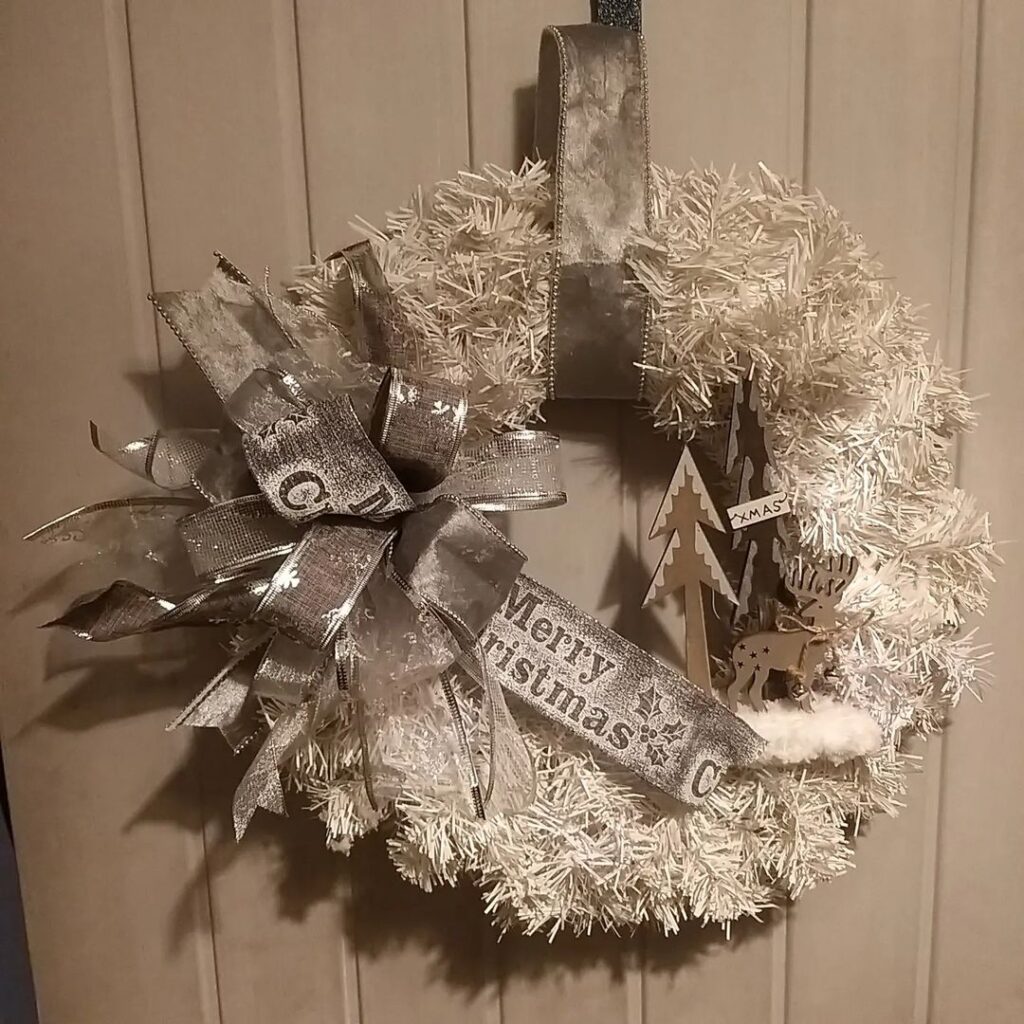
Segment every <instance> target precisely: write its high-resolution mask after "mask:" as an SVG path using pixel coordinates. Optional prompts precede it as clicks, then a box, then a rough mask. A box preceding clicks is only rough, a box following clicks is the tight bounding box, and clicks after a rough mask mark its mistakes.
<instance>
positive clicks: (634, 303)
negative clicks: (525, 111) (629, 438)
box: [535, 25, 650, 400]
mask: <svg viewBox="0 0 1024 1024" xmlns="http://www.w3.org/2000/svg"><path fill="white" fill-rule="evenodd" d="M535 143H536V147H537V151H538V153H539V155H540V156H541V157H542V158H543V159H545V160H546V161H547V162H548V165H549V166H550V168H551V170H552V174H553V176H554V188H555V196H554V207H555V208H554V222H555V224H554V227H555V243H556V253H555V258H554V260H553V261H552V281H551V296H552V298H551V322H550V331H549V342H548V343H549V361H548V367H549V369H548V393H549V395H550V396H551V397H560V398H614V399H627V400H629V399H636V398H639V397H640V396H641V395H642V392H643V386H644V382H643V370H642V366H643V364H644V363H645V350H646V345H647V334H648V330H649V320H650V308H649V300H648V298H647V297H646V296H645V295H644V294H643V292H642V291H641V290H640V288H639V287H638V285H637V284H636V282H635V281H633V280H632V279H631V275H630V272H629V268H628V267H627V265H626V243H627V239H628V238H629V237H630V235H631V234H633V233H634V232H643V231H644V230H645V229H646V227H647V219H648V209H649V205H650V183H649V170H648V162H649V161H648V133H647V86H646V72H645V64H644V49H643V40H642V39H641V37H640V36H639V35H638V34H637V33H636V32H632V31H630V30H628V29H624V28H613V27H610V26H607V25H567V26H561V27H553V26H552V27H548V28H546V29H545V30H544V32H543V34H542V36H541V43H540V61H539V68H538V76H537V118H536V131H535Z"/></svg>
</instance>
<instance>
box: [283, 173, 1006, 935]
mask: <svg viewBox="0 0 1024 1024" xmlns="http://www.w3.org/2000/svg"><path fill="white" fill-rule="evenodd" d="M652 175H653V215H652V217H651V221H650V223H651V229H650V233H649V234H648V235H647V236H644V237H636V238H635V239H633V244H632V247H631V253H630V258H629V262H630V264H631V266H632V268H633V270H634V272H635V274H636V277H637V278H638V279H639V281H640V282H641V284H642V285H643V286H644V287H645V288H646V289H647V291H648V292H649V293H650V295H651V296H652V297H653V301H654V309H655V314H654V325H653V333H652V343H651V346H650V365H649V366H648V367H647V373H646V394H645V404H646V406H647V408H648V410H649V412H650V415H651V417H652V419H653V423H654V426H655V427H656V428H658V429H660V430H664V431H667V432H669V433H671V434H672V435H674V436H680V435H682V434H683V433H689V432H690V431H696V432H697V434H698V436H699V435H700V434H701V432H705V431H709V430H711V429H713V426H714V422H715V410H714V396H715V395H716V394H719V393H720V392H721V390H722V387H723V385H727V384H729V383H731V382H734V381H735V380H736V379H737V378H738V376H739V375H740V373H741V372H742V370H741V366H742V365H743V362H744V360H746V359H748V358H749V359H752V360H753V362H754V363H755V364H756V365H757V366H758V367H759V368H760V370H761V371H762V372H761V375H760V376H761V380H762V381H763V382H764V384H765V388H766V390H765V392H764V394H763V396H762V397H763V401H764V406H765V411H766V415H767V419H768V422H769V424H770V428H771V431H772V434H773V437H774V442H775V449H776V459H777V463H778V471H779V474H780V476H781V485H782V487H783V488H784V489H785V490H786V491H787V492H788V494H789V495H790V498H791V502H792V505H793V511H794V519H795V522H796V525H797V528H798V530H799V542H800V545H801V546H802V547H804V548H806V549H809V550H811V551H813V552H817V553H819V554H822V555H824V554H829V553H854V554H856V555H857V556H858V557H859V559H860V562H861V572H860V573H859V575H858V578H857V580H856V582H855V584H853V585H852V586H851V587H850V592H849V595H848V601H847V602H846V603H847V605H848V607H847V609H846V615H847V617H848V619H849V621H850V622H851V623H852V625H851V626H850V628H849V630H848V631H847V633H846V634H845V635H846V636H847V637H848V639H846V640H843V641H842V642H841V643H840V644H839V646H838V647H837V649H836V650H835V652H834V655H833V661H834V664H833V666H832V671H831V672H830V674H829V677H828V679H827V680H824V681H822V683H821V686H822V688H823V695H822V696H821V697H820V698H819V711H818V712H816V713H822V714H825V713H827V714H828V715H831V716H832V718H831V719H829V721H834V722H837V723H839V728H842V722H841V718H842V715H843V714H845V713H846V712H848V711H849V709H850V708H856V709H861V710H862V711H866V712H868V713H870V715H871V717H872V718H873V719H874V721H875V722H876V723H877V725H878V727H879V729H880V731H881V735H882V744H881V750H880V751H879V752H875V753H872V754H870V755H867V756H852V757H848V758H847V759H845V760H844V759H842V757H840V756H837V753H836V751H835V750H834V749H833V751H832V757H819V758H818V759H816V760H810V761H805V762H804V763H800V764H795V765H794V764H779V763H774V762H766V763H764V764H761V765H759V766H756V767H753V768H749V769H744V770H735V771H733V772H732V774H731V775H730V776H728V777H727V778H726V779H725V781H723V783H722V784H721V785H720V786H719V787H718V789H717V790H715V792H714V793H713V794H712V795H711V797H710V798H709V799H708V800H707V802H706V803H705V804H704V805H703V806H702V807H700V808H697V809H683V808H680V807H677V806H674V805H668V804H667V803H661V802H658V803H655V802H654V799H653V798H652V797H650V796H647V795H642V794H641V793H640V792H639V791H638V790H637V789H636V788H634V786H633V785H632V784H631V777H630V776H629V774H628V773H626V772H624V771H622V770H619V769H616V768H615V767H614V766H612V765H610V764H608V763H607V762H604V761H603V760H601V759H600V757H599V756H597V755H595V754H594V753H593V752H592V751H591V750H590V749H589V748H587V747H586V746H585V745H583V744H582V743H580V742H579V741H577V740H576V739H574V738H573V737H571V736H568V735H566V734H564V733H563V732H562V731H560V730H559V729H558V728H557V727H555V726H553V725H552V723H551V722H549V721H546V720H543V719H541V718H538V717H536V716H533V715H531V714H529V713H526V712H522V711H521V710H520V709H518V708H517V709H516V711H517V717H518V719H519V721H520V725H521V727H522V730H523V733H524V735H525V738H526V741H527V744H528V746H529V749H530V751H531V752H532V754H533V756H534V759H535V762H536V765H537V775H538V791H537V796H536V799H535V801H534V803H533V804H532V805H531V806H530V807H529V809H528V810H526V811H525V812H523V813H520V814H517V815H513V816H507V817H503V816H497V817H493V818H491V819H490V820H487V821H479V820H476V819H475V818H474V817H473V815H472V813H471V811H470V810H469V809H468V808H461V807H460V806H459V803H458V800H457V799H455V800H454V803H453V797H452V793H453V792H457V790H458V783H457V780H455V781H454V782H453V784H452V787H451V791H450V792H445V789H444V787H442V788H441V789H440V790H439V789H438V787H437V779H436V777H435V775H434V773H433V770H430V774H429V776H428V775H426V774H425V770H424V769H423V767H422V766H421V765H420V764H419V763H418V761H417V756H416V740H417V735H427V734H430V733H431V732H432V731H434V730H436V729H440V728H443V727H444V725H443V723H444V714H443V709H441V708H440V707H439V706H434V705H433V704H432V703H431V701H433V700H434V698H433V697H432V696H431V694H430V693H429V692H420V691H416V696H415V697H412V696H409V695H405V696H403V697H401V698H400V699H401V700H402V701H403V704H402V706H401V708H400V709H396V710H398V711H400V713H399V714H396V715H394V716H392V725H391V727H390V731H389V732H388V734H387V735H385V736H384V737H383V743H384V745H385V747H386V748H387V750H388V755H387V758H388V761H389V762H390V763H393V764H395V765H396V766H397V767H399V768H400V769H402V770H403V771H404V773H405V785H404V788H403V792H402V795H401V796H400V798H399V799H398V800H397V801H396V802H395V805H394V811H395V823H394V831H393V833H392V836H391V839H390V841H389V850H390V854H391V857H392V859H393V861H394V863H395V865H396V867H397V869H398V870H399V871H400V872H401V874H402V875H403V876H405V877H406V878H408V879H409V880H411V881H413V882H415V883H417V884H418V885H421V886H423V887H424V888H430V887H431V886H432V885H434V884H436V883H437V882H439V881H440V882H444V883H453V882H454V881H455V880H456V879H458V878H459V877H460V876H462V875H468V876H471V877H473V878H474V879H476V880H477V882H478V883H479V885H480V886H481V888H482V889H483V890H484V892H485V902H486V906H487V908H488V909H489V910H490V911H492V912H493V913H494V914H495V915H496V916H497V918H498V919H499V922H500V923H501V924H502V925H503V926H512V927H517V928H520V929H523V930H525V931H528V932H531V931H537V930H547V931H549V932H551V933H553V932H555V931H557V930H558V929H560V928H562V927H568V928H571V929H573V930H576V931H587V930H590V929H591V928H593V927H595V926H599V927H604V928H611V929H616V928H621V927H623V926H630V925H634V924H637V923H640V922H643V921H654V922H656V923H657V925H658V926H659V927H661V928H662V929H664V930H665V931H666V932H670V931H674V930H676V928H677V927H678V925H679V922H680V921H681V920H683V919H686V918H698V919H703V920H705V921H715V922H720V923H728V922H730V921H732V920H735V919H736V918H739V917H741V916H744V915H748V914H750V915H753V914H757V913H759V912H760V911H762V910H763V909H765V908H766V907H768V906H771V905H773V904H775V903H777V902H778V900H779V899H780V897H784V896H790V897H795V896H797V895H799V894H800V893H801V892H803V891H804V890H805V889H807V888H809V887H811V886H813V885H815V884H817V883H818V882H820V881H823V880H827V879H830V878H833V877H835V876H836V875H838V874H840V873H841V872H843V871H845V870H846V868H847V867H848V866H849V865H850V863H851V859H852V855H853V852H852V847H851V837H852V835H854V834H856V832H857V828H858V826H859V823H860V822H861V821H863V820H864V819H866V818H868V817H870V816H871V815H873V814H875V813H877V812H879V811H883V812H885V813H888V814H896V813H897V811H898V809H899V806H900V797H901V795H902V794H903V793H904V790H905V774H906V771H907V767H908V765H907V760H906V758H905V757H903V756H901V754H900V752H899V748H900V743H901V740H902V738H903V737H904V736H905V735H906V734H907V733H910V732H916V733H925V734H927V733H930V732H933V731H935V730H937V729H939V728H940V727H941V725H942V723H943V721H944V718H945V715H946V712H947V711H948V710H949V709H950V708H951V707H953V706H954V705H955V704H956V703H957V701H958V700H959V698H960V696H961V694H962V693H963V691H964V690H965V689H968V690H971V689H975V688H976V687H977V685H978V683H979V679H980V675H981V670H980V667H979V652H978V650H977V649H976V648H975V647H974V645H973V644H972V641H971V637H970V635H964V634H963V633H962V629H961V627H962V626H963V623H964V619H965V617H966V616H967V615H968V614H970V613H973V612H976V611H978V610H980V609H981V608H982V607H983V606H984V603H985V588H986V583H987V581H988V580H989V578H990V568H991V566H992V564H993V562H994V560H995V558H994V555H993V550H992V544H991V540H990V537H989V531H988V523H987V519H986V516H985V515H984V513H982V512H981V511H979V510H978V509H977V507H976V506H975V504H974V502H973V500H972V499H971V498H970V496H969V495H967V494H965V493H964V492H963V491H961V490H959V489H958V488H956V487H954V486H953V484H952V477H953V467H952V463H951V461H950V456H949V446H950V444H951V442H952V441H953V439H954V438H955V436H956V434H957V433H958V432H959V431H961V430H963V429H965V428H968V427H969V426H970V425H971V422H972V410H971V405H970V401H969V399H968V398H967V396H966V395H965V394H964V392H963V390H962V388H961V385H960V382H959V380H958V378H957V376H956V374H954V373H953V372H951V371H950V370H948V369H946V368H945V367H943V366H942V365H941V364H940V363H939V362H938V361H937V360H936V359H935V358H933V356H932V355H931V354H930V350H929V344H928V342H929V339H928V337H927V335H926V333H925V332H924V331H923V330H922V327H921V325H920V321H919V319H918V317H917V315H916V313H915V310H914V308H913V307H912V306H911V304H910V303H909V302H908V301H907V300H906V299H905V298H904V297H902V296H900V295H899V294H898V293H896V292H894V291H893V290H892V289H891V288H890V287H889V286H888V284H887V283H886V282H885V281H884V279H883V275H882V273H881V268H880V267H879V265H878V264H877V262H876V261H875V260H874V259H873V258H872V256H871V254H870V253H869V251H868V250H867V249H866V248H865V246H864V243H863V241H862V240H861V238H860V236H859V235H857V234H856V233H855V232H854V231H853V230H852V229H851V228H850V227H849V226H848V225H847V224H846V223H845V222H844V221H843V219H842V218H841V217H840V215H839V214H838V212H837V211H836V210H835V209H834V208H833V207H832V206H830V205H829V204H828V203H827V202H826V201H825V200H824V199H823V198H822V197H821V196H820V195H808V194H806V193H804V192H803V191H801V190H800V189H799V188H798V187H797V186H795V185H792V184H789V183H787V182H784V181H782V180H780V179H779V178H778V177H776V176H775V175H773V174H771V173H770V172H769V171H767V170H766V169H764V168H761V170H760V172H759V174H758V175H757V176H756V177H754V178H753V179H752V180H750V181H746V182H744V181H738V180H734V179H732V178H729V179H723V178H721V177H720V176H719V175H718V174H716V173H715V172H714V171H703V172H691V173H688V174H686V175H682V176H680V175H677V174H674V173H672V172H670V171H666V170H662V169H660V168H654V169H653V171H652ZM550 224H551V202H550V196H549V191H548V173H547V170H546V169H545V167H544V165H542V164H530V163H528V164H526V165H524V167H523V169H522V170H521V171H520V172H518V173H514V172H510V171H504V170H499V169H495V168H488V169H486V170H484V171H483V172H481V173H463V174H460V175H459V177H458V178H457V179H456V180H454V181H449V182H444V183H442V184H440V185H438V186H436V188H435V189H434V190H433V191H432V192H431V194H430V195H429V196H428V197H419V198H418V199H417V201H416V202H415V203H414V204H413V205H411V206H410V207H407V208H405V209H403V210H401V211H400V212H398V213H397V214H395V215H393V216H391V217H390V218H389V219H388V222H387V227H386V229H385V230H384V231H372V232H371V234H370V237H371V241H372V244H373V247H374V250H375V252H376V254H377V256H378V259H379V260H380V262H381V264H382V266H383V268H384V270H385V272H386V275H387V278H388V281H389V283H390V285H391V286H392V287H393V289H394V290H395V292H396V294H397V297H398V299H399V301H400V303H401V305H402V308H403V310H404V311H405V313H406V314H407V316H408V317H409V319H410V321H411V323H412V326H413V328H414V333H415V335H416V343H417V351H416V360H415V361H416V363H417V366H418V368H419V369H421V370H424V371H426V372H429V373H436V374H440V375H443V376H446V377H448V378H450V379H452V380H455V381H457V382H459V383H461V384H463V385H465V386H466V387H467V388H468V391H469V398H470V403H471V422H472V425H473V427H474V428H475V429H476V430H478V431H480V432H484V431H488V430H491V429H495V428H499V427H519V426H522V425H524V424H526V423H528V422H529V421H531V420H533V419H535V418H536V417H537V415H538V414H539V412H540V406H541V403H542V401H543V398H544V390H545V389H544V379H545V373H544V359H545V336H546V332H547V325H548V285H547V281H548V271H549V260H550V253H551V250H552V246H553V240H552V235H551V227H550ZM334 267H335V265H334V264H332V263H331V262H329V261H328V262H317V263H315V264H314V265H313V266H311V267H307V268H303V269H302V270H301V271H300V272H299V276H298V280H297V281H296V282H295V284H294V286H293V289H292V297H293V299H294V300H295V301H297V302H299V303H300V304H301V305H303V306H304V307H305V308H306V309H309V310H314V311H317V312H318V313H324V312H326V313H328V314H330V312H331V310H330V302H331V298H330V296H331V294H332V291H331V288H330V287H329V286H330V283H331V280H332V277H333V275H334V273H336V272H337V271H336V270H335V269H334ZM572 497H573V496H572V495H570V502H571V501H572ZM864 613H870V614H867V615H866V614H864ZM436 700H437V701H438V702H440V697H437V698H436ZM863 720H864V716H860V721H861V722H863ZM822 721H823V722H824V721H826V719H825V718H823V719H822ZM783 728H784V726H783ZM875 747H876V749H877V742H876V744H875ZM857 749H858V748H857V746H856V741H855V738H854V744H853V746H852V747H851V748H850V750H849V751H848V752H847V753H854V754H855V753H856V751H857ZM811 753H813V751H811ZM837 761H838V763H835V762H837ZM417 773H419V778H418V774H417ZM291 775H292V779H293V781H294V782H295V784H296V785H297V786H298V788H299V789H300V790H302V791H304V793H305V794H306V795H307V797H308V799H309V800H310V802H311V803H312V805H313V806H314V807H315V808H316V809H317V810H318V811H319V812H320V814H321V815H322V817H323V819H324V821H325V823H326V827H327V833H328V840H329V842H330V843H331V844H332V845H334V846H336V847H337V848H338V849H340V850H347V849H348V847H349V845H350V843H351V842H352V840H354V839H355V838H357V837H358V836H360V835H362V834H365V833H366V832H367V831H369V830H371V829H372V828H374V827H375V826H376V825H377V824H378V822H379V815H378V814H377V813H375V812H374V811H373V810H372V809H371V808H370V807H369V805H368V803H367V801H366V797H365V794H364V791H363V783H362V775H361V773H360V769H359V743H358V739H357V737H356V735H355V729H354V727H353V726H352V724H351V723H350V722H349V721H346V720H342V721H340V722H339V723H337V724H336V725H334V726H332V727H331V728H329V729H328V730H326V731H324V732H322V733H321V734H320V735H319V736H318V737H317V738H316V740H315V741H314V742H312V743H310V744H309V745H308V747H307V748H305V749H304V750H302V751H301V752H300V754H299V755H298V756H297V757H296V759H295V760H294V762H293V764H292V771H291ZM418 783H419V784H418ZM424 794H431V795H429V796H425V795H424Z"/></svg>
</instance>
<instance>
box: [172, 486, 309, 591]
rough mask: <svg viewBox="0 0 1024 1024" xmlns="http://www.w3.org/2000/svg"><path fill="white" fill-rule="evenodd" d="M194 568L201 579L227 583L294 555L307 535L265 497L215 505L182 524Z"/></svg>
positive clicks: (186, 518) (179, 522)
mask: <svg viewBox="0 0 1024 1024" xmlns="http://www.w3.org/2000/svg"><path fill="white" fill-rule="evenodd" d="M178 529H179V531H180V532H181V539H182V541H183V542H184V544H185V550H186V551H187V552H188V557H189V560H190V561H191V563H192V569H193V571H194V572H195V574H196V575H197V576H199V577H200V578H208V579H213V580H220V579H226V578H227V577H229V576H235V575H237V574H238V573H239V572H244V571H245V570H247V569H251V568H253V567H254V566H256V565H259V564H260V563H261V562H265V561H267V560H268V559H271V558H277V557H281V556H284V555H286V554H288V552H289V551H291V549H292V548H293V547H295V545H296V544H297V543H298V541H299V538H300V537H301V536H302V534H301V532H300V531H299V529H298V528H297V527H296V526H295V525H294V524H293V523H290V522H289V521H288V520H287V519H282V518H281V517H280V516H278V515H276V514H275V513H274V510H273V508H272V507H271V505H270V502H269V501H267V499H266V498H264V497H263V495H262V494H249V495H246V496H245V497H243V498H233V499H231V500H230V501H222V502H220V503H219V504H216V505H211V506H210V507H209V508H205V509H201V510H200V511H198V512H193V513H192V514H191V515H187V516H184V517H183V518H182V519H180V520H179V521H178Z"/></svg>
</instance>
